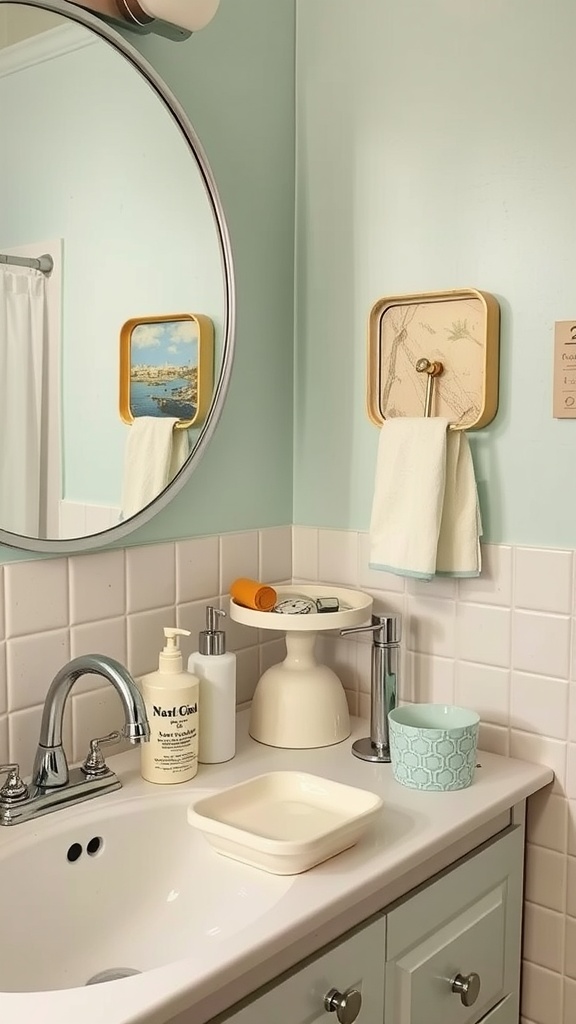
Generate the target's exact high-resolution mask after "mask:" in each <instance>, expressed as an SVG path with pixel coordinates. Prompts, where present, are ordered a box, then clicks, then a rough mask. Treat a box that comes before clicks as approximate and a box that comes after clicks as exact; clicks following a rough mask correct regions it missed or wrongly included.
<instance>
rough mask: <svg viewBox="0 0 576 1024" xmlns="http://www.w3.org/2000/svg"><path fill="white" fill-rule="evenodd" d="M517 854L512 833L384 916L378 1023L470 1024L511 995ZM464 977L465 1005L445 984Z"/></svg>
mask: <svg viewBox="0 0 576 1024" xmlns="http://www.w3.org/2000/svg"><path fill="white" fill-rule="evenodd" d="M522 851H523V836H522V830H521V829H520V828H518V829H513V830H511V831H510V832H509V833H508V834H507V835H506V836H504V837H502V838H500V839H497V840H494V841H492V842H491V843H490V844H488V845H487V846H486V847H485V848H484V849H483V850H482V851H481V852H480V853H478V854H476V855H475V856H473V857H471V858H469V859H468V860H466V861H464V862H463V863H462V864H461V865H459V866H458V867H456V868H455V869H453V870H452V871H450V872H449V873H446V874H444V875H443V876H442V877H440V878H439V879H438V880H437V881H436V882H433V883H432V884H431V885H429V886H427V887H426V888H423V889H422V890H420V891H417V892H416V893H413V894H412V895H411V896H409V897H407V898H406V900H405V901H403V902H402V903H401V904H400V905H398V906H397V907H395V908H393V909H392V910H391V911H390V913H389V916H388V929H387V946H386V949H387V952H386V961H387V962H386V1020H390V1021H393V1022H394V1024H476V1022H477V1021H479V1020H480V1019H481V1017H482V1016H483V1015H484V1014H486V1013H488V1011H489V1010H490V1009H491V1008H492V1007H494V1006H496V1004H497V1003H498V1002H499V1001H500V1000H502V999H503V998H504V997H505V996H506V995H507V994H508V993H516V992H517V989H518V980H519V978H518V964H519V959H520V920H521V898H522ZM471 974H476V975H478V976H479V979H480V988H479V992H478V994H477V996H476V998H475V999H474V1001H473V1002H472V1005H470V1006H466V1005H465V1003H464V1002H463V1001H462V997H461V995H460V993H459V992H458V991H456V992H454V991H453V989H452V982H453V980H454V979H455V978H456V977H457V976H458V975H460V976H461V978H462V979H467V978H468V977H469V976H470V975H471ZM471 987H472V986H471Z"/></svg>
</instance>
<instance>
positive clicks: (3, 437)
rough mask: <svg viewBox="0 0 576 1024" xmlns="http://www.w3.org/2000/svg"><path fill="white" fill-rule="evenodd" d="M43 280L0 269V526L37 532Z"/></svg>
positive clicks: (29, 272)
mask: <svg viewBox="0 0 576 1024" xmlns="http://www.w3.org/2000/svg"><path fill="white" fill-rule="evenodd" d="M45 304H46V300H45V278H44V275H43V274H42V273H41V272H40V271H38V270H31V269H28V268H25V267H13V266H2V267H0V528H1V529H3V530H9V531H10V532H11V533H19V534H25V535H27V536H30V537H38V536H41V532H42V526H43V518H44V517H43V514H42V512H41V502H42V424H43V408H42V405H43V393H44V383H43V382H44V359H45V356H44V349H45V336H46V316H45Z"/></svg>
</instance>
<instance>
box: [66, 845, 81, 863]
mask: <svg viewBox="0 0 576 1024" xmlns="http://www.w3.org/2000/svg"><path fill="white" fill-rule="evenodd" d="M81 855H82V847H81V846H80V843H72V846H70V847H69V848H68V853H67V854H66V860H69V861H70V863H71V864H73V863H74V861H75V860H78V857H80V856H81Z"/></svg>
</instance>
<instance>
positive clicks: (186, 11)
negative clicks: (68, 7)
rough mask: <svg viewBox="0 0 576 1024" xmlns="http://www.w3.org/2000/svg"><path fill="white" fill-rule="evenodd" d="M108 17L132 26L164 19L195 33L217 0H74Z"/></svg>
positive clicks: (212, 15)
mask: <svg viewBox="0 0 576 1024" xmlns="http://www.w3.org/2000/svg"><path fill="white" fill-rule="evenodd" d="M75 2H76V3H77V4H78V6H79V7H85V8H86V9H87V10H89V11H94V12H95V13H96V14H104V15H105V16H106V17H108V18H122V20H124V21H128V22H131V23H132V24H133V25H150V24H151V22H153V21H156V20H158V21H164V22H166V23H167V24H168V25H175V26H176V27H177V28H181V29H184V30H185V31H186V32H198V31H199V30H200V29H201V28H205V26H206V25H207V24H208V23H209V22H210V21H212V18H213V17H214V15H215V14H216V11H217V10H218V6H219V4H220V0H75Z"/></svg>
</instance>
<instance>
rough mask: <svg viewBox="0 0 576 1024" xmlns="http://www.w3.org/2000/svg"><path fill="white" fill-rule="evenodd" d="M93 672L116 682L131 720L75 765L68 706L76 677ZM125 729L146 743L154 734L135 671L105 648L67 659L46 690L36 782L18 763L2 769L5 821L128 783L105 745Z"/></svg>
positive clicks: (0, 811)
mask: <svg viewBox="0 0 576 1024" xmlns="http://www.w3.org/2000/svg"><path fill="white" fill-rule="evenodd" d="M87 673H91V674H95V675H99V676H102V677H103V678H104V679H107V680H108V682H109V683H111V684H112V686H113V687H114V689H115V690H116V692H117V693H118V695H119V697H120V700H121V701H122V705H123V708H124V716H125V724H124V728H123V730H122V733H120V732H114V733H110V735H109V736H105V737H103V738H101V739H94V740H92V741H91V742H90V751H89V753H88V755H87V756H86V758H85V760H84V762H83V764H82V765H81V766H80V767H79V768H73V769H72V771H70V770H69V768H68V761H67V759H66V754H65V753H64V748H63V746H62V723H63V719H64V709H65V706H66V701H67V699H68V696H69V694H70V691H71V689H72V687H73V686H74V683H75V682H76V680H77V679H79V678H80V676H83V675H86V674H87ZM122 735H123V736H125V737H126V738H127V739H129V740H130V742H131V743H140V742H141V741H142V740H147V739H148V738H149V735H150V729H149V725H148V718H147V715H146V708H145V706H144V701H143V698H142V695H141V693H140V691H139V689H138V687H137V686H136V683H135V682H134V680H133V678H132V676H131V675H130V674H129V672H128V671H127V670H126V669H125V668H124V667H123V666H122V665H121V664H120V663H119V662H118V661H115V660H114V659H113V658H108V657H106V656H104V655H101V654H85V655H82V656H81V657H79V658H75V659H74V660H73V661H70V662H69V663H68V664H67V665H64V667H63V668H61V669H60V671H59V672H58V673H57V674H56V675H55V677H54V679H53V681H52V683H51V685H50V689H49V690H48V694H47V696H46V701H45V704H44V712H43V715H42V723H41V726H40V739H39V742H38V749H37V751H36V757H35V760H34V768H33V772H32V781H31V783H30V785H29V786H27V785H26V784H25V783H24V782H23V781H22V779H21V778H20V774H19V767H18V765H2V766H0V772H3V773H6V774H7V775H8V779H7V781H6V782H5V783H4V785H3V786H2V788H1V789H0V825H15V824H18V823H19V822H22V821H27V820H29V819H30V818H36V817H39V816H40V815H41V814H48V813H50V812H51V811H56V810H59V809H60V808H61V807H65V806H68V805H69V804H72V803H79V802H80V801H83V800H90V799H92V797H95V796H101V795H102V794H104V793H109V792H111V791H112V790H114V789H119V788H120V787H121V785H122V783H121V782H120V779H119V778H118V777H117V776H116V775H115V774H114V772H112V771H111V770H110V769H109V768H108V765H107V764H106V762H105V760H104V757H103V756H102V753H101V750H100V746H101V745H102V744H103V743H106V742H108V743H113V742H117V741H118V740H120V739H121V738H122Z"/></svg>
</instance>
